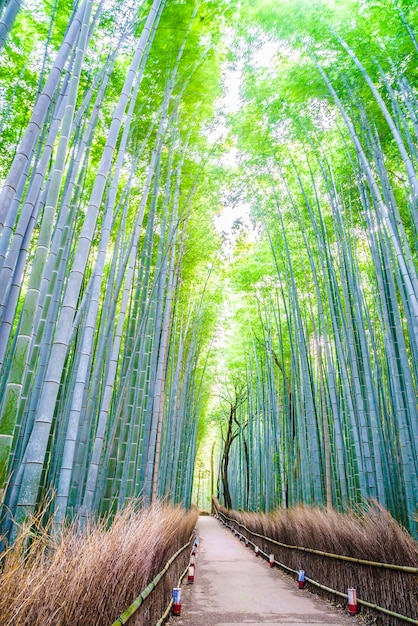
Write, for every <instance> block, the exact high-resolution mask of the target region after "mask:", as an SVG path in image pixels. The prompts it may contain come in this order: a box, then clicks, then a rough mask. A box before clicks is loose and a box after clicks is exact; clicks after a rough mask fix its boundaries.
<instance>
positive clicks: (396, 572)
mask: <svg viewBox="0 0 418 626" xmlns="http://www.w3.org/2000/svg"><path fill="white" fill-rule="evenodd" d="M214 509H215V513H216V515H217V516H218V518H219V519H220V520H221V521H222V522H223V523H225V524H226V525H227V526H229V527H230V528H231V530H233V531H234V532H235V533H236V534H239V536H240V538H241V539H244V540H247V541H248V542H249V544H250V545H252V546H253V547H255V546H258V548H259V550H260V551H261V552H262V553H264V556H265V557H266V558H268V556H269V555H270V554H274V559H275V562H276V564H277V565H278V566H281V567H282V568H283V569H284V571H286V572H287V573H288V574H291V575H295V576H294V577H295V578H297V576H296V575H297V572H298V571H299V570H301V569H303V570H304V571H305V573H306V580H307V582H308V585H309V584H311V585H313V586H312V587H311V589H312V590H315V592H316V593H318V594H320V595H323V596H325V597H328V598H330V599H335V596H337V597H340V598H344V601H343V602H344V603H345V604H346V602H347V589H348V588H349V587H355V588H356V590H357V598H358V604H359V608H360V610H361V612H362V613H364V614H368V615H370V616H371V617H372V619H373V622H374V623H375V624H378V625H382V626H397V625H398V624H406V623H410V624H418V548H417V545H416V542H414V541H413V540H412V538H409V537H408V538H407V539H410V542H409V543H410V546H411V549H410V550H408V549H407V554H405V560H404V562H402V563H382V562H376V561H372V560H369V559H368V558H367V556H368V554H369V553H368V552H366V553H365V550H364V544H367V541H368V537H367V534H366V533H364V534H363V536H362V541H363V542H362V543H360V541H356V539H357V537H353V542H352V544H351V546H350V550H347V552H350V553H349V554H336V553H335V552H333V550H332V546H334V545H335V543H338V540H336V537H331V536H330V537H328V544H329V546H330V548H329V549H328V550H324V541H325V542H327V537H326V534H325V533H320V534H321V539H322V541H321V543H320V544H319V542H317V544H319V545H316V546H315V547H313V546H312V547H307V545H309V543H310V542H309V541H306V542H304V544H305V545H303V544H302V542H298V545H294V543H295V542H294V541H293V542H291V541H289V538H290V537H289V528H286V531H287V532H286V537H283V536H281V533H280V530H281V529H280V524H278V523H277V516H276V517H275V518H273V517H269V516H267V515H258V514H254V513H241V512H238V511H231V510H229V509H226V508H225V507H222V506H221V505H220V504H219V502H218V501H217V500H215V501H214ZM304 511H305V512H306V514H307V515H309V509H304ZM323 515H324V516H326V515H327V512H326V511H324V512H323ZM341 519H343V516H341ZM275 520H276V523H275ZM315 521H316V523H317V524H318V517H316V519H315ZM324 526H325V524H324ZM395 527H396V526H395ZM282 530H283V529H282ZM317 530H319V529H317ZM334 530H335V532H336V533H338V526H337V527H336V528H335V529H334ZM306 532H308V533H309V528H305V529H301V528H298V529H296V528H295V529H294V535H297V536H298V537H299V538H300V536H301V535H303V534H304V533H305V534H306ZM341 532H342V533H343V535H344V537H343V538H344V540H346V534H345V529H344V528H342V529H341ZM399 532H402V531H401V529H399ZM282 534H283V532H282ZM378 539H379V538H378ZM385 539H386V537H385V538H383V537H382V538H381V540H382V541H384V540H385ZM401 540H402V543H404V541H403V540H404V537H401ZM393 541H394V542H398V543H399V542H400V539H399V536H397V535H396V532H395V536H394V537H393ZM406 548H408V541H407V542H406ZM403 549H405V545H403Z"/></svg>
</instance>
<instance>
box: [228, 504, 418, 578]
mask: <svg viewBox="0 0 418 626" xmlns="http://www.w3.org/2000/svg"><path fill="white" fill-rule="evenodd" d="M218 515H219V516H220V517H221V516H222V517H223V518H224V519H226V520H228V521H230V522H234V524H237V526H239V527H240V528H243V529H244V530H246V531H247V532H248V533H250V534H251V535H253V537H259V538H260V539H265V540H266V541H269V542H270V543H273V544H275V545H276V546H280V547H281V548H289V549H290V550H299V551H300V552H310V553H311V554H318V555H319V556H326V557H329V558H330V559H337V560H339V561H349V562H350V563H358V564H359V565H370V566H371V567H381V568H383V569H393V570H397V571H399V572H406V573H408V574H418V567H409V566H407V565H395V564H394V563H379V562H378V561H366V560H365V559H356V558H355V557H352V556H345V555H344V554H333V553H332V552H324V551H322V550H315V549H314V548H304V547H302V546H292V545H290V544H287V543H281V542H280V541H276V540H275V539H271V538H270V537H266V536H265V535H260V534H259V533H256V532H254V531H253V530H251V529H250V528H247V527H246V526H244V524H241V523H240V522H238V521H237V520H235V519H234V518H233V517H228V516H227V515H225V514H224V513H219V512H218ZM250 543H252V542H250Z"/></svg>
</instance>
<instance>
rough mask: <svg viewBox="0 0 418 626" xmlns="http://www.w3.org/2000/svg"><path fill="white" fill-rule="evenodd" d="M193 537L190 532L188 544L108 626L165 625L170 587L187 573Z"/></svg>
mask: <svg viewBox="0 0 418 626" xmlns="http://www.w3.org/2000/svg"><path fill="white" fill-rule="evenodd" d="M194 537H195V533H192V535H191V536H190V538H189V541H188V542H187V543H186V544H184V545H183V546H182V547H181V548H179V550H177V552H176V553H175V554H173V556H172V557H171V558H170V559H169V560H168V561H167V563H166V564H165V566H164V567H163V569H162V570H161V571H160V572H158V574H157V575H156V576H155V577H154V579H153V580H152V581H151V582H150V583H149V585H147V587H146V588H145V589H143V591H141V593H140V594H139V596H138V597H137V598H136V599H135V600H134V602H132V604H131V605H130V606H129V607H128V608H127V609H126V610H125V611H124V612H123V613H122V615H120V617H118V619H117V620H116V621H115V622H113V624H112V625H111V626H121V625H123V624H129V626H144V625H145V624H150V625H151V624H157V625H159V624H162V623H164V621H165V619H166V618H167V617H168V616H169V613H170V608H171V605H172V593H173V588H174V587H177V586H179V585H180V583H181V581H182V579H183V578H184V576H185V575H186V574H187V572H188V569H189V563H190V554H191V545H192V543H193V542H194ZM188 548H189V549H188Z"/></svg>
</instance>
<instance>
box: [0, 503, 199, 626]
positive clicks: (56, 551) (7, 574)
mask: <svg viewBox="0 0 418 626" xmlns="http://www.w3.org/2000/svg"><path fill="white" fill-rule="evenodd" d="M197 517H198V512H197V511H185V510H184V509H181V508H178V507H176V508H173V507H170V506H168V505H163V504H156V505H153V506H151V507H149V508H147V509H144V510H140V511H135V509H134V507H131V508H128V509H126V510H124V511H123V512H120V513H118V514H117V515H116V517H115V519H114V520H113V521H112V523H111V524H109V523H108V522H106V520H104V521H101V522H96V523H91V524H90V525H89V526H88V527H86V528H84V529H83V530H82V531H81V530H80V529H79V528H77V526H76V525H75V524H74V525H72V526H71V527H68V528H65V529H64V530H63V532H62V533H61V534H60V535H59V536H58V535H54V534H53V533H51V532H49V530H48V529H44V530H43V531H42V530H40V529H37V532H36V533H35V534H33V521H34V520H31V522H32V523H31V524H28V525H27V527H22V528H21V530H20V533H19V536H18V539H17V540H16V542H15V543H14V544H13V546H12V547H11V548H9V549H8V550H6V551H5V553H4V554H3V555H2V570H1V573H0V626H12V625H13V626H52V625H53V626H70V625H71V626H78V625H79V626H81V625H83V626H108V625H109V626H110V624H112V623H113V622H114V621H116V620H117V618H118V617H119V616H120V615H121V614H122V613H123V612H124V611H125V610H126V609H127V608H128V607H129V605H130V604H131V603H132V602H133V601H134V600H135V599H136V598H137V597H138V596H139V594H140V593H141V592H142V591H143V590H144V589H145V588H146V587H147V585H148V584H149V583H150V582H151V581H152V580H153V578H154V577H155V576H156V574H158V572H160V571H161V570H162V569H163V567H164V566H165V564H166V563H167V561H168V560H169V559H170V557H171V556H172V555H173V554H174V553H175V552H176V551H177V550H178V549H179V548H180V547H181V546H183V545H185V544H186V543H187V542H188V540H189V539H190V537H191V535H192V533H193V529H194V527H195V524H196V521H197ZM190 550H191V548H190V549H186V550H184V551H183V552H182V553H181V555H180V556H179V558H178V559H176V561H175V562H174V563H173V564H172V565H171V566H170V568H169V569H168V571H167V574H166V575H165V576H164V577H163V578H162V579H161V581H160V582H159V584H158V587H157V588H156V590H155V592H153V593H151V595H150V596H148V597H147V598H146V599H145V600H144V602H143V603H142V604H141V606H140V607H139V609H138V611H137V612H136V613H135V614H134V616H133V617H132V618H131V619H130V620H129V622H128V624H129V626H135V625H141V626H153V625H155V624H156V623H157V621H158V620H159V618H160V617H161V616H162V614H163V613H164V611H165V609H166V607H167V605H168V604H169V601H170V598H171V595H172V589H173V587H176V586H177V584H178V580H179V577H180V574H181V572H183V570H184V569H185V568H186V567H187V563H188V561H189V558H190Z"/></svg>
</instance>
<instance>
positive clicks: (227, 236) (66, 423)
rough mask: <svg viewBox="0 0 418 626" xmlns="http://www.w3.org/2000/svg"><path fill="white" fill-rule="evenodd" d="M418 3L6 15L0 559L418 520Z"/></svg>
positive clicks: (100, 5) (163, 2) (59, 9)
mask: <svg viewBox="0 0 418 626" xmlns="http://www.w3.org/2000/svg"><path fill="white" fill-rule="evenodd" d="M417 60H418V5H417V3H416V2H415V1H414V0H350V1H343V0H340V1H338V0H314V1H310V2H308V1H307V0H274V1H273V0H254V1H251V0H201V1H200V2H199V1H197V0H154V1H152V0H141V1H140V2H138V1H135V0H102V1H98V0H73V2H72V3H68V2H64V1H62V0H42V1H40V2H33V1H32V0H4V1H3V2H0V133H1V142H0V183H1V191H0V481H1V486H0V488H1V491H0V504H2V505H3V513H2V516H1V519H2V522H1V523H2V529H1V531H2V532H1V533H0V534H3V533H7V534H8V535H9V538H11V539H12V538H13V536H14V533H15V532H16V525H15V524H14V522H17V523H20V522H21V521H22V520H23V519H25V517H27V516H28V515H31V514H33V513H35V512H36V511H38V510H42V511H43V514H44V515H45V517H46V518H51V517H53V519H54V523H55V524H57V525H58V526H59V525H61V524H63V523H64V521H65V519H67V520H70V519H73V518H75V517H79V518H80V519H81V520H84V519H86V518H87V517H89V516H99V515H103V514H105V513H108V512H114V511H116V510H118V509H122V508H123V507H124V506H125V505H126V504H127V503H128V502H131V501H132V500H133V499H141V500H142V501H144V502H145V503H149V502H151V501H154V500H156V499H159V498H164V497H167V498H168V499H169V500H170V501H171V502H173V503H183V504H184V505H186V506H189V505H190V503H191V499H192V489H193V483H194V485H195V497H196V498H197V502H198V504H199V498H200V499H201V501H200V503H201V504H202V503H203V506H205V505H206V502H205V498H206V497H207V496H208V495H210V494H211V493H215V494H217V495H218V496H219V498H220V500H221V501H222V502H223V503H224V504H225V505H226V506H228V507H233V508H242V509H247V510H256V511H262V510H267V511H268V510H272V509H274V508H275V507H280V506H282V507H291V506H294V505H297V504H301V503H304V504H309V505H317V506H324V507H334V508H335V509H337V510H341V511H345V510H348V509H350V508H355V507H357V506H359V505H361V504H362V503H365V502H367V501H368V500H370V499H375V500H377V501H378V502H380V504H382V505H383V506H384V507H385V508H387V509H388V510H389V511H390V512H391V513H392V514H393V515H394V517H395V518H396V519H397V520H398V521H400V522H401V523H402V524H403V525H404V526H405V527H406V528H407V529H409V531H410V532H411V533H412V534H415V535H416V532H417V528H416V525H417V518H416V511H417V503H418V405H417V397H418V393H417V392H418V277H417V268H418V259H417V252H418V179H417V168H418V104H417V103H418V75H417Z"/></svg>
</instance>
